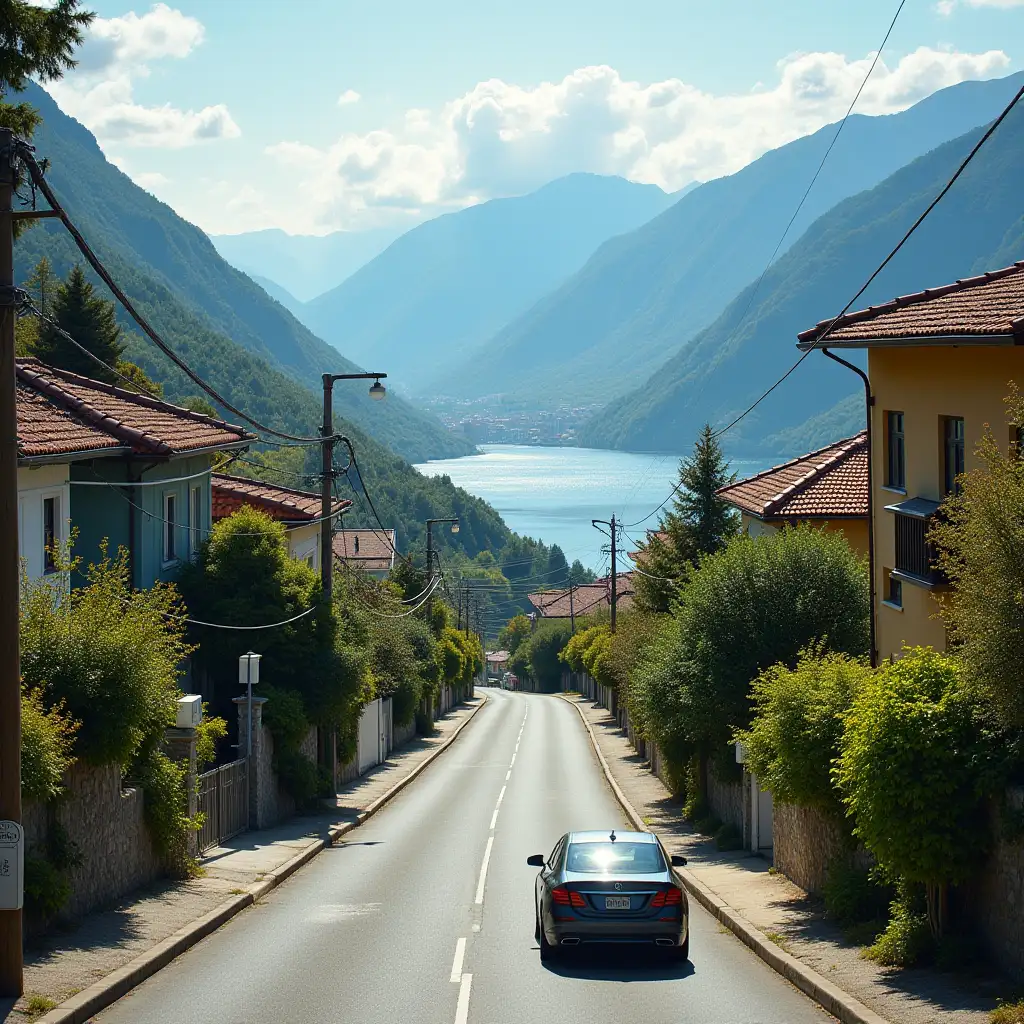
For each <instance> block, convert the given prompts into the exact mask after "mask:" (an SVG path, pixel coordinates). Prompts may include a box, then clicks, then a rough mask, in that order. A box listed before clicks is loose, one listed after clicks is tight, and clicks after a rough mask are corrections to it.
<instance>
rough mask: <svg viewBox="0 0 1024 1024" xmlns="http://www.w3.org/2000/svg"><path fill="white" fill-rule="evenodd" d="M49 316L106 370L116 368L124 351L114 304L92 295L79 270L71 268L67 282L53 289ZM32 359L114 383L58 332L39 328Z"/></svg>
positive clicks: (92, 360)
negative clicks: (99, 361)
mask: <svg viewBox="0 0 1024 1024" xmlns="http://www.w3.org/2000/svg"><path fill="white" fill-rule="evenodd" d="M50 315H51V316H52V318H53V319H54V320H55V321H56V322H57V324H58V325H59V326H60V328H61V329H62V330H64V331H66V332H67V333H68V334H70V335H71V337H72V338H74V339H75V341H77V342H78V344H79V345H81V346H82V347H83V348H86V349H88V350H89V351H90V352H91V353H92V354H93V355H94V356H97V357H98V358H99V359H100V360H102V362H104V363H106V364H107V366H110V367H113V366H116V365H117V363H118V361H119V360H120V358H121V353H122V352H123V351H124V346H123V345H122V344H121V342H120V340H119V339H120V334H121V331H120V328H119V327H118V326H117V320H116V318H115V315H114V304H113V303H112V302H108V301H106V300H105V299H102V298H100V297H99V296H98V295H96V294H94V290H93V286H92V285H91V284H90V283H89V281H88V280H86V277H85V273H84V272H83V271H82V268H81V267H75V268H74V269H73V270H72V271H71V273H70V274H69V275H68V279H67V281H65V282H64V283H63V284H61V285H60V286H59V287H58V289H57V295H56V297H55V298H54V300H53V307H52V309H51V311H50ZM36 355H37V356H38V357H39V358H40V359H41V360H42V361H43V362H44V363H48V364H50V365H51V366H58V367H61V368H62V369H65V370H70V371H71V372H72V373H80V374H82V376H84V377H93V378H94V379H96V380H103V381H107V382H108V383H111V384H113V383H116V382H117V380H118V378H117V376H116V374H114V373H112V372H111V371H109V370H104V368H103V367H102V366H101V365H100V364H99V363H98V362H96V360H94V359H90V358H89V357H88V356H87V355H86V354H85V353H84V352H82V351H81V350H80V349H79V348H77V347H76V346H74V345H72V344H71V342H69V341H68V340H67V339H66V338H65V337H64V336H63V335H62V334H61V333H60V332H59V331H57V330H55V329H54V328H53V327H50V326H49V325H48V324H45V323H44V324H43V327H42V329H41V330H40V332H39V341H38V342H37V343H36Z"/></svg>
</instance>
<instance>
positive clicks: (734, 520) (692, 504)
mask: <svg viewBox="0 0 1024 1024" xmlns="http://www.w3.org/2000/svg"><path fill="white" fill-rule="evenodd" d="M735 479H736V478H735V475H733V474H730V473H729V465H728V462H727V461H726V459H725V455H724V454H723V453H722V449H721V446H720V445H719V443H718V440H717V438H716V437H715V433H714V431H713V430H712V429H711V425H710V424H708V423H705V424H704V428H703V429H702V430H701V433H700V436H699V437H698V438H697V441H696V443H695V444H694V447H693V454H692V455H690V456H689V457H687V458H685V459H683V461H682V462H680V464H679V481H678V483H677V484H676V490H675V497H674V498H673V499H672V507H671V509H670V510H669V511H667V512H666V513H665V515H664V516H663V517H662V519H661V522H660V524H659V529H658V531H657V532H656V533H655V534H653V535H651V536H650V537H649V538H648V540H647V541H645V542H644V543H642V544H641V545H640V552H641V553H640V555H639V563H640V565H639V567H640V569H641V570H642V573H646V574H647V575H646V576H645V575H643V574H642V573H637V574H635V576H634V586H635V588H636V594H637V603H638V604H639V605H640V607H641V608H644V609H646V610H648V611H656V612H667V611H668V610H669V607H670V606H671V602H672V600H673V598H674V597H675V595H676V593H677V591H678V584H679V582H681V581H682V579H683V578H684V577H685V575H686V573H687V572H688V571H689V568H690V566H691V565H694V564H696V563H697V562H699V560H700V559H701V558H702V557H704V556H705V555H713V554H714V553H715V552H716V551H720V550H721V549H722V548H723V547H724V546H725V545H726V544H727V543H728V542H729V540H730V539H731V538H732V537H734V536H736V534H737V533H738V532H739V528H740V517H739V513H738V512H737V511H736V510H735V509H734V508H733V507H732V506H731V505H729V504H728V503H727V502H725V501H723V500H722V499H721V498H720V497H719V496H718V493H717V492H718V490H719V489H720V488H722V487H725V486H726V485H727V484H730V483H732V482H733V480H735ZM652 577H653V578H652Z"/></svg>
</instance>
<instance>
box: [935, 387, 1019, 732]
mask: <svg viewBox="0 0 1024 1024" xmlns="http://www.w3.org/2000/svg"><path fill="white" fill-rule="evenodd" d="M1007 408H1008V413H1009V419H1010V422H1011V424H1012V425H1014V426H1017V425H1020V424H1024V397H1022V396H1021V394H1020V392H1019V391H1018V390H1017V389H1016V387H1014V388H1013V390H1012V393H1011V395H1010V397H1009V398H1008V399H1007ZM977 455H978V459H979V461H980V462H981V466H980V468H979V469H976V470H973V471H971V472H970V473H967V474H965V475H964V476H963V477H961V479H960V485H961V487H960V491H959V493H958V494H952V495H950V497H948V498H947V499H946V501H945V503H944V505H943V507H942V510H941V513H940V515H939V516H938V517H936V518H937V525H936V526H935V527H934V528H933V530H932V533H931V539H932V540H933V541H934V542H935V544H936V546H937V548H938V551H939V565H940V566H941V568H942V569H943V571H944V572H945V574H946V576H947V578H948V579H949V581H950V583H951V584H952V593H951V595H949V596H948V597H947V598H946V599H945V600H944V601H943V602H942V615H943V619H944V620H945V623H946V626H947V628H948V629H949V633H950V640H951V644H952V645H955V647H956V649H957V651H958V653H959V654H960V656H961V660H962V664H963V671H964V678H965V680H966V681H967V682H968V683H970V684H972V685H973V686H975V687H976V688H977V689H978V690H979V692H980V693H981V694H983V695H984V696H985V697H986V698H987V699H988V700H991V701H993V702H994V704H995V706H996V707H997V708H998V710H999V712H1000V715H1001V717H1002V719H1003V721H1005V722H1007V723H1009V724H1013V725H1017V726H1020V725H1024V659H1022V658H1021V643H1022V641H1024V596H1022V595H1024V458H1022V455H1024V452H1022V451H1021V449H1020V446H1019V443H1018V444H1017V445H1015V446H1014V449H1013V450H1012V451H1011V452H1010V453H1009V454H1006V453H1005V452H1004V451H1003V449H1002V446H1001V445H1000V444H999V443H998V441H997V440H996V438H995V437H994V436H993V435H992V432H991V431H990V430H986V431H985V435H984V437H983V438H982V440H981V442H980V444H979V445H978V448H977Z"/></svg>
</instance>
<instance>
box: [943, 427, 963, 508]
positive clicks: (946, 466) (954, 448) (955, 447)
mask: <svg viewBox="0 0 1024 1024" xmlns="http://www.w3.org/2000/svg"><path fill="white" fill-rule="evenodd" d="M942 438H943V485H944V488H945V489H944V491H943V494H949V493H951V492H952V491H954V490H955V489H956V486H957V484H956V478H957V477H958V476H959V475H960V474H961V473H962V472H963V471H964V421H963V417H962V416H945V417H943V420H942Z"/></svg>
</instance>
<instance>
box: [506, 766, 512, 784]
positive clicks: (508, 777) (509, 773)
mask: <svg viewBox="0 0 1024 1024" xmlns="http://www.w3.org/2000/svg"><path fill="white" fill-rule="evenodd" d="M511 777H512V769H511V768H509V770H508V771H507V772H505V781H506V782H508V780H509V779H510V778H511Z"/></svg>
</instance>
